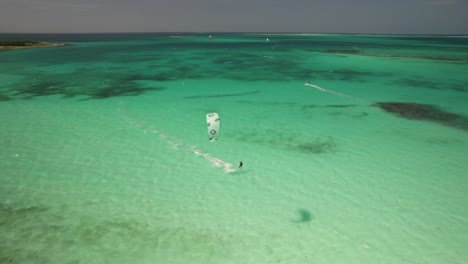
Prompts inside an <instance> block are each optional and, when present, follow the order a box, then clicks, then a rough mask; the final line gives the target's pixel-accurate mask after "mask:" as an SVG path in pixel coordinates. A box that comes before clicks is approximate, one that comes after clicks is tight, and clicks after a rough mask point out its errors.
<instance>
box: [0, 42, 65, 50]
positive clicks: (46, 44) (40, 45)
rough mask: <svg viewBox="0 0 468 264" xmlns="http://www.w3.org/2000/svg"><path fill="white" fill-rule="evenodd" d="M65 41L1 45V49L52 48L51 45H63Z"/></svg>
mask: <svg viewBox="0 0 468 264" xmlns="http://www.w3.org/2000/svg"><path fill="white" fill-rule="evenodd" d="M66 45H67V44H65V43H53V42H37V43H33V44H31V45H22V46H20V45H0V51H9V50H16V49H29V48H50V47H63V46H66Z"/></svg>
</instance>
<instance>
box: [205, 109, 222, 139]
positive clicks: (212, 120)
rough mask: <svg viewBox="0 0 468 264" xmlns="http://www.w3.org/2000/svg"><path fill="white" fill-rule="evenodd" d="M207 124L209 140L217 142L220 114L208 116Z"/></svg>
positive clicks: (209, 114)
mask: <svg viewBox="0 0 468 264" xmlns="http://www.w3.org/2000/svg"><path fill="white" fill-rule="evenodd" d="M206 123H207V125H208V139H209V140H210V141H215V140H217V139H218V138H219V126H220V119H219V115H218V113H208V114H206Z"/></svg>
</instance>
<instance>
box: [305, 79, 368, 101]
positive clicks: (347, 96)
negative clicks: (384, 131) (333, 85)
mask: <svg viewBox="0 0 468 264" xmlns="http://www.w3.org/2000/svg"><path fill="white" fill-rule="evenodd" d="M304 85H306V86H310V87H313V88H315V89H317V90H319V91H322V92H326V93H331V94H334V95H338V96H341V97H346V98H348V99H351V100H355V101H358V102H361V103H370V102H368V101H366V100H363V99H361V98H358V97H354V96H351V95H347V94H344V93H339V92H335V91H332V90H329V89H325V88H323V87H320V86H318V85H315V84H311V83H308V82H307V83H305V84H304Z"/></svg>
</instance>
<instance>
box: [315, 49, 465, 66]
mask: <svg viewBox="0 0 468 264" xmlns="http://www.w3.org/2000/svg"><path fill="white" fill-rule="evenodd" d="M322 52H324V53H335V54H346V55H361V56H372V57H389V58H410V59H424V60H438V61H449V62H459V63H466V62H468V58H455V57H443V56H431V55H423V54H399V53H383V52H368V51H363V50H346V49H344V50H339V49H329V50H324V51H322Z"/></svg>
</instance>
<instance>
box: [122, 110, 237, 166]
mask: <svg viewBox="0 0 468 264" xmlns="http://www.w3.org/2000/svg"><path fill="white" fill-rule="evenodd" d="M118 111H119V113H120V114H121V115H122V116H121V117H122V118H123V119H124V120H125V121H126V122H127V123H129V124H131V125H132V126H134V127H136V128H138V129H141V130H143V133H145V134H153V135H158V134H159V138H161V139H162V140H164V141H165V142H166V143H168V144H169V145H170V146H171V147H172V149H174V150H178V151H179V150H185V151H190V152H193V153H194V154H195V155H197V156H202V157H204V158H205V159H206V160H208V161H209V162H210V163H211V164H212V165H213V166H214V167H218V168H223V170H224V172H226V173H229V172H234V171H236V169H235V167H234V166H233V165H232V164H231V163H229V162H227V161H224V160H222V159H220V158H217V157H214V156H212V155H210V154H209V153H205V152H203V151H202V150H200V149H198V147H197V146H195V145H193V146H188V145H187V144H184V143H183V142H182V140H180V139H177V138H175V137H174V136H171V135H169V134H167V133H165V132H163V131H161V130H160V129H159V128H154V127H149V126H145V125H144V124H143V123H142V122H139V121H137V120H135V119H133V118H132V117H130V116H129V115H128V114H127V113H126V112H125V111H124V110H123V107H122V105H121V107H120V108H119V109H118Z"/></svg>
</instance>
